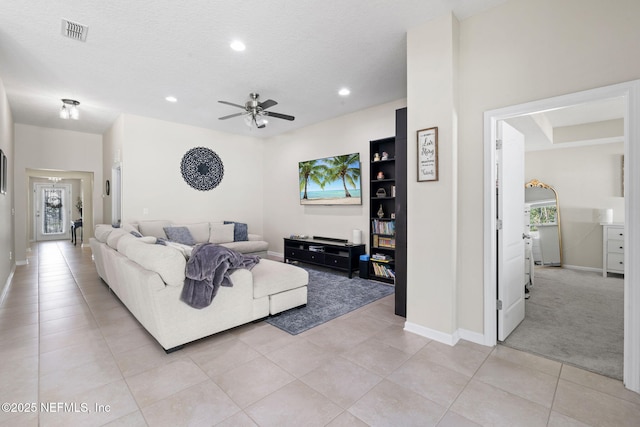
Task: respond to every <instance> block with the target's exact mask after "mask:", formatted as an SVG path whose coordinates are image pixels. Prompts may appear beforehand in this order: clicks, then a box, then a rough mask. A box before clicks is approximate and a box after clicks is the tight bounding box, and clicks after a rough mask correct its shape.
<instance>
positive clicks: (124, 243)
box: [116, 233, 155, 256]
mask: <svg viewBox="0 0 640 427" xmlns="http://www.w3.org/2000/svg"><path fill="white" fill-rule="evenodd" d="M140 239H141V237H136V236H135V235H133V234H131V233H126V234H124V235H123V236H122V237H120V238H119V239H118V242H117V245H116V249H117V250H118V252H120V253H121V254H122V255H124V256H127V248H128V247H129V245H131V244H132V243H135V242H137V241H139V240H140ZM153 239H155V237H153Z"/></svg>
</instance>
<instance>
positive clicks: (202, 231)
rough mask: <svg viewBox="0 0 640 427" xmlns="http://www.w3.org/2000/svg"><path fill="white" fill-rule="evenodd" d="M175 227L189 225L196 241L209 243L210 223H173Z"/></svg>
mask: <svg viewBox="0 0 640 427" xmlns="http://www.w3.org/2000/svg"><path fill="white" fill-rule="evenodd" d="M173 227H187V229H188V230H189V233H191V236H192V237H193V240H195V242H196V243H207V242H208V241H209V223H208V222H198V223H194V224H173Z"/></svg>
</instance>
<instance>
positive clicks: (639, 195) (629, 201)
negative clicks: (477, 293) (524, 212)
mask: <svg viewBox="0 0 640 427" xmlns="http://www.w3.org/2000/svg"><path fill="white" fill-rule="evenodd" d="M639 90H640V83H639V81H633V82H627V83H622V84H619V85H613V86H608V87H603V88H598V89H593V90H589V91H584V92H579V93H575V94H570V95H564V96H559V97H555V98H550V99H546V100H541V101H535V102H531V103H527V104H521V105H517V106H512V107H506V108H503V109H499V110H492V111H487V112H486V113H485V120H484V121H485V137H484V139H485V159H484V160H485V184H484V187H485V210H484V214H485V215H484V218H485V220H484V235H485V266H486V268H485V274H484V296H485V303H484V307H485V322H484V323H485V329H484V330H485V342H486V344H488V345H495V344H496V343H497V332H496V331H497V326H498V325H497V324H498V319H497V315H496V313H497V298H496V290H495V289H496V283H497V276H498V262H497V255H496V254H497V244H498V242H497V238H496V232H497V222H498V221H497V216H496V214H497V212H496V194H495V183H496V178H497V177H496V174H497V171H496V168H495V167H494V166H493V165H495V163H496V140H497V138H496V135H497V123H498V122H499V121H500V120H505V119H509V118H513V117H518V116H523V115H527V114H532V113H537V112H543V111H550V110H554V109H558V108H563V107H566V106H569V105H578V104H582V103H585V102H591V101H596V100H600V99H609V98H615V97H621V98H623V99H624V105H625V111H624V147H625V148H624V151H625V159H628V162H627V165H628V166H627V167H626V168H625V171H624V184H625V189H626V191H625V208H624V210H625V217H626V219H627V224H626V231H627V233H626V236H625V249H626V251H625V254H624V259H625V280H624V299H625V313H624V374H623V377H624V380H623V381H624V384H625V386H626V387H627V388H629V389H631V390H633V391H636V392H640V289H639V288H640V286H639V280H638V279H639V274H640V263H638V262H630V260H637V259H638V255H639V254H640V239H639V238H640V188H638V186H637V185H633V183H637V182H638V180H637V178H636V175H637V174H638V171H639V170H640V150H639V149H638V147H637V144H634V143H631V141H633V142H636V141H637V140H638V136H639V130H638V117H637V114H638V110H639V108H638V106H639V100H638V94H639Z"/></svg>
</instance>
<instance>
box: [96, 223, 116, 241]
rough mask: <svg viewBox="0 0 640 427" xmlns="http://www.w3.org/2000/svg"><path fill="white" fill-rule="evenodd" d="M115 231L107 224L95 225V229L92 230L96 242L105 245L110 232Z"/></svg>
mask: <svg viewBox="0 0 640 427" xmlns="http://www.w3.org/2000/svg"><path fill="white" fill-rule="evenodd" d="M113 230H115V229H114V228H113V227H112V226H111V225H108V224H98V225H96V229H95V230H94V233H93V234H94V236H95V237H96V240H98V241H99V242H101V243H107V239H108V238H109V235H110V234H111V232H112V231H113Z"/></svg>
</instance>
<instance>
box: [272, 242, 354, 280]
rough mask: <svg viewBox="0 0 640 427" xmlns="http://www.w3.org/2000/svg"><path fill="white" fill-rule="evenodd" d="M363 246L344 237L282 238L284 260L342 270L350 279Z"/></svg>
mask: <svg viewBox="0 0 640 427" xmlns="http://www.w3.org/2000/svg"><path fill="white" fill-rule="evenodd" d="M364 249H365V246H364V244H362V245H354V244H351V243H349V241H348V240H344V239H332V238H327V237H320V236H313V238H312V239H293V238H286V237H285V239H284V262H291V261H300V262H306V263H309V264H316V265H322V266H324V267H329V268H333V269H336V270H342V271H346V272H348V273H349V279H351V277H352V274H353V272H354V271H357V270H358V268H359V261H360V255H362V254H364Z"/></svg>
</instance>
